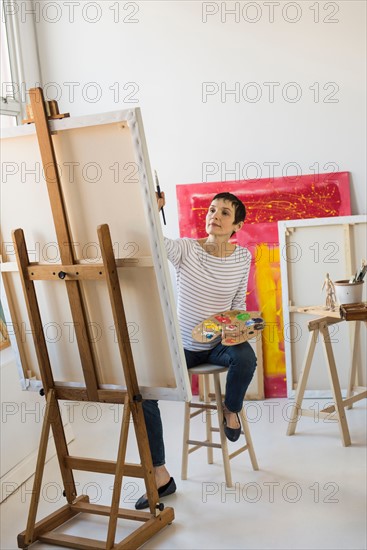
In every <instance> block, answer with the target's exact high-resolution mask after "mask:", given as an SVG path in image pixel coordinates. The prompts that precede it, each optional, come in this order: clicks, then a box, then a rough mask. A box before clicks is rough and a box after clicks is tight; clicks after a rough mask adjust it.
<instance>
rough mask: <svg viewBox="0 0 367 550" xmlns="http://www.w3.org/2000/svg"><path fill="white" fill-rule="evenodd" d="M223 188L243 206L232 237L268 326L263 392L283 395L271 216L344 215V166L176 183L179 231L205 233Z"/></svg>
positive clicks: (250, 304)
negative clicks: (245, 254)
mask: <svg viewBox="0 0 367 550" xmlns="http://www.w3.org/2000/svg"><path fill="white" fill-rule="evenodd" d="M224 191H228V192H230V193H233V194H234V195H236V196H237V197H238V198H239V199H241V200H242V201H243V202H244V204H245V205H246V210H247V217H246V222H245V224H244V227H243V228H242V230H241V231H239V232H238V233H236V235H235V236H234V239H235V240H234V241H233V242H237V243H238V244H239V245H241V246H245V247H247V248H248V249H249V250H250V251H251V253H252V256H253V258H252V266H251V272H250V277H249V283H248V293H247V309H248V310H249V311H250V310H253V311H255V310H259V311H261V316H262V317H263V318H264V320H265V322H266V324H267V327H268V328H269V327H271V328H272V330H271V331H269V330H267V331H264V334H263V358H264V380H265V396H266V397H286V367H285V354H284V339H283V333H284V330H283V315H282V291H281V280H280V258H279V238H278V225H277V222H278V221H280V220H296V219H305V218H324V217H335V216H347V215H350V214H351V206H350V190H349V172H337V173H333V174H313V175H304V176H297V177H296V176H286V177H279V178H272V179H259V180H256V181H255V180H242V181H219V182H213V183H192V184H185V185H177V200H178V209H179V226H180V235H181V237H191V238H194V239H199V238H201V237H205V236H206V232H205V216H206V212H207V209H208V206H209V204H210V201H211V199H212V198H213V196H214V195H215V194H216V193H221V192H224Z"/></svg>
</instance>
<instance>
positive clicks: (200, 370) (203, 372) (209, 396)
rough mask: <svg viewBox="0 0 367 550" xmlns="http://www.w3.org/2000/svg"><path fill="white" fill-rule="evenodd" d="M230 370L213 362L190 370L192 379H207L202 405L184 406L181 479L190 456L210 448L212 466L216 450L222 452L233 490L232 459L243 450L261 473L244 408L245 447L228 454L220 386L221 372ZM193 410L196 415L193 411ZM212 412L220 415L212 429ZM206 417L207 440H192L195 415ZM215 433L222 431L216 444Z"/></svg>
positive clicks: (188, 404)
mask: <svg viewBox="0 0 367 550" xmlns="http://www.w3.org/2000/svg"><path fill="white" fill-rule="evenodd" d="M226 371H227V367H223V366H221V365H213V364H211V363H203V364H202V365H198V366H197V367H192V368H191V369H188V372H189V376H190V379H191V376H192V375H193V374H197V375H199V376H202V377H203V378H204V400H203V401H201V402H187V403H185V422H184V434H183V450H182V468H181V479H187V467H188V458H189V454H191V453H192V452H194V451H197V450H198V449H200V448H201V447H206V448H207V456H208V464H213V449H214V448H217V449H221V451H222V457H223V467H224V475H225V480H226V485H227V487H232V474H231V469H230V462H229V461H230V460H231V459H232V458H234V457H235V456H237V455H239V454H240V453H242V452H243V451H248V452H249V455H250V460H251V464H252V467H253V469H254V470H258V469H259V467H258V464H257V460H256V455H255V451H254V448H253V444H252V439H251V434H250V429H249V426H248V422H247V418H246V414H245V411H244V409H242V410H241V411H240V412H239V413H238V416H239V418H240V421H241V427H242V430H241V435H243V436H244V438H245V445H244V446H243V447H241V448H239V449H237V450H236V451H234V452H233V453H231V454H229V453H228V445H227V438H226V435H225V433H224V426H223V419H224V416H223V396H222V393H221V387H220V378H219V375H220V374H221V373H222V372H226ZM210 376H212V377H213V379H214V391H215V393H214V394H213V393H210ZM191 409H193V410H194V412H191ZM213 411H216V412H217V417H218V427H217V428H216V427H213V426H212V416H213ZM200 414H205V424H206V439H205V440H203V441H197V440H193V439H190V421H191V419H192V418H194V417H195V416H198V415H200ZM213 432H219V436H220V443H214V442H213V435H212V434H213Z"/></svg>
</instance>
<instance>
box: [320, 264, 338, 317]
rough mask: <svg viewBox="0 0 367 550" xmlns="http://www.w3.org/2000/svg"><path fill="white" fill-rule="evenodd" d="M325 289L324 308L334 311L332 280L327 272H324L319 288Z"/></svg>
mask: <svg viewBox="0 0 367 550" xmlns="http://www.w3.org/2000/svg"><path fill="white" fill-rule="evenodd" d="M324 288H325V290H326V309H327V310H329V311H335V306H336V296H335V286H334V283H333V281H332V280H331V279H330V276H329V273H326V277H325V279H324V284H323V285H322V289H321V290H324Z"/></svg>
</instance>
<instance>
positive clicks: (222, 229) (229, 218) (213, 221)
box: [206, 199, 243, 238]
mask: <svg viewBox="0 0 367 550" xmlns="http://www.w3.org/2000/svg"><path fill="white" fill-rule="evenodd" d="M234 219H235V209H234V206H233V205H232V203H231V202H230V201H225V200H223V199H216V200H213V201H212V203H211V205H210V206H209V209H208V213H207V215H206V232H207V233H208V235H213V236H217V237H219V236H221V237H225V236H227V235H228V238H229V237H230V236H231V235H232V233H233V231H238V229H241V227H242V225H243V222H240V223H236V224H235V223H234Z"/></svg>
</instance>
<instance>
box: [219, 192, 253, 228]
mask: <svg viewBox="0 0 367 550" xmlns="http://www.w3.org/2000/svg"><path fill="white" fill-rule="evenodd" d="M216 199H222V200H224V201H228V202H230V203H231V204H232V206H233V208H234V223H240V222H243V221H245V218H246V208H245V205H244V204H243V202H242V201H240V199H239V198H238V197H236V195H232V193H228V192H224V193H218V194H217V195H215V197H213V199H212V200H213V201H215V200H216Z"/></svg>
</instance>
